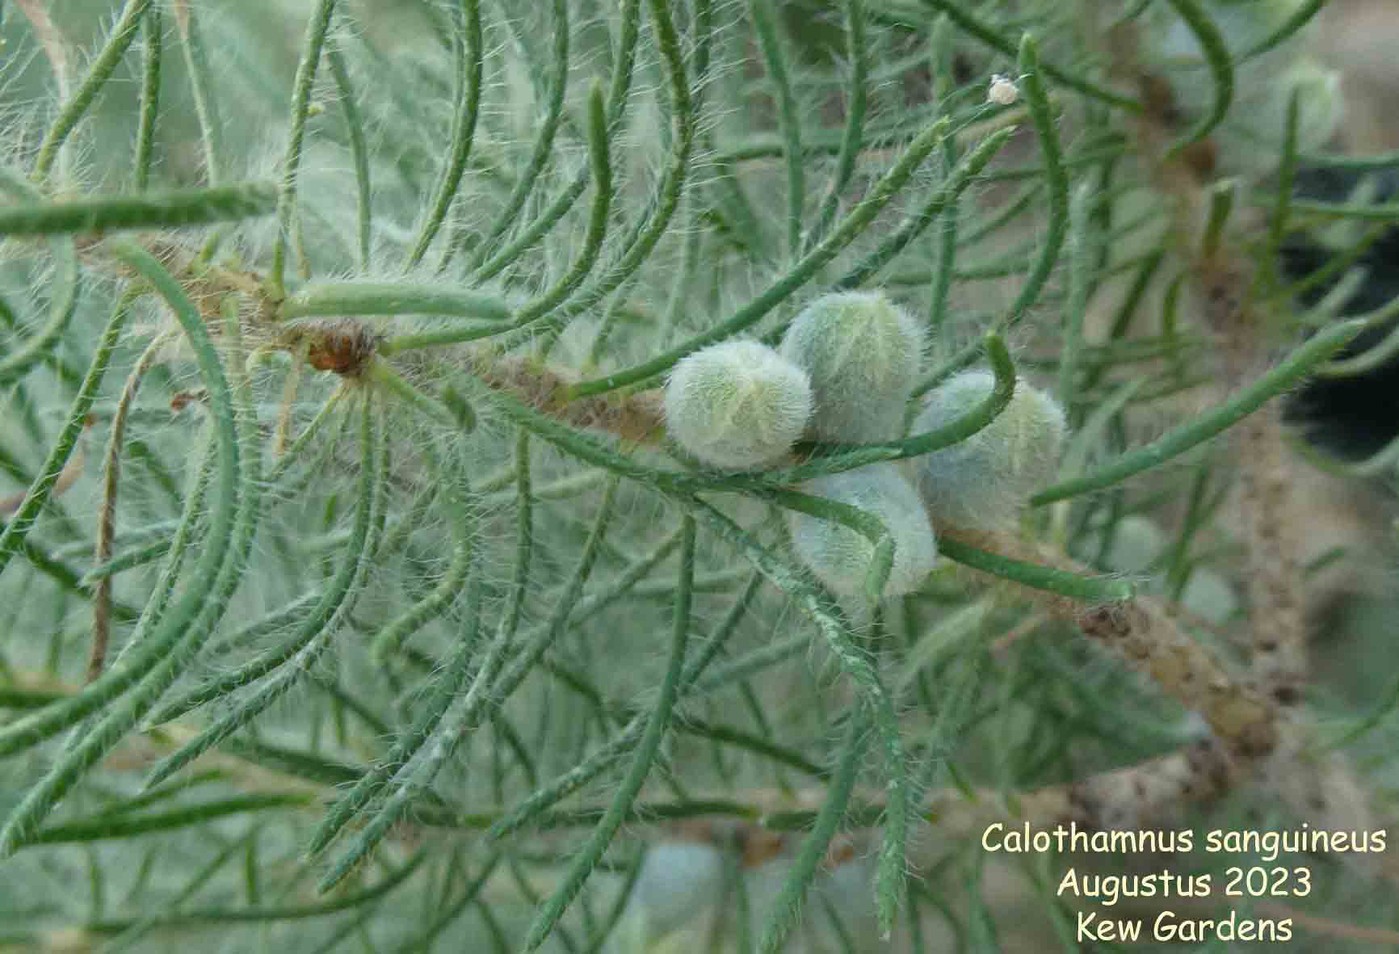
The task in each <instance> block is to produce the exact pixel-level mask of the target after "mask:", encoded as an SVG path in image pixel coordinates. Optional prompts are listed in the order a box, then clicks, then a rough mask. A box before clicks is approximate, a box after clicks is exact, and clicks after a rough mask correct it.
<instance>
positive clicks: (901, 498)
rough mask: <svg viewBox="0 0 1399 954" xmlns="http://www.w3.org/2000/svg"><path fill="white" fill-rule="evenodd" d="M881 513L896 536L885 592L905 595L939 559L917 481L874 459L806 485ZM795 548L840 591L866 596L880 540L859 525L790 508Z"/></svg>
mask: <svg viewBox="0 0 1399 954" xmlns="http://www.w3.org/2000/svg"><path fill="white" fill-rule="evenodd" d="M800 489H801V490H802V492H804V493H808V494H812V495H813V496H817V497H825V498H826V499H828V500H834V501H836V502H838V503H843V504H849V505H850V506H852V507H858V508H859V509H861V510H863V511H865V512H867V513H870V514H872V515H874V516H875V517H877V518H878V519H879V521H880V522H881V523H883V524H884V526H885V528H886V529H888V531H889V533H890V534H891V535H892V537H893V539H894V565H893V567H892V568H891V569H890V571H889V579H888V582H887V583H886V584H885V586H884V595H885V596H903V595H904V594H906V593H911V592H913V591H914V590H915V589H917V588H918V586H919V584H921V583H922V582H923V579H924V578H925V577H926V576H927V575H928V574H929V573H930V572H931V571H932V569H933V564H934V562H935V561H936V560H937V542H936V540H935V539H934V538H933V528H932V526H931V525H930V524H929V523H928V515H927V513H926V512H924V510H923V504H922V502H921V501H919V499H918V494H917V492H916V491H915V490H914V489H913V486H912V485H911V484H909V482H908V481H907V480H905V479H904V476H903V474H902V473H900V472H899V469H898V467H897V466H895V465H894V464H891V463H884V464H871V465H870V466H868V467H861V468H858V469H857V470H849V471H845V472H844V473H840V474H831V475H830V476H828V477H817V478H816V479H815V480H810V481H807V482H806V483H805V484H803V485H802V486H801V488H800ZM787 521H788V528H789V529H790V531H791V534H792V549H793V550H794V551H795V553H796V555H797V557H798V558H799V559H800V560H801V561H802V562H803V563H805V564H806V565H807V567H809V568H810V570H811V572H812V573H813V574H815V576H816V578H817V579H818V580H820V581H821V582H822V583H824V584H825V585H826V586H827V587H828V588H829V589H830V590H831V592H832V593H835V594H836V595H837V596H840V597H846V598H854V599H857V600H858V599H860V598H863V596H864V593H865V589H864V587H865V578H866V573H867V572H868V570H869V568H870V561H871V560H872V559H873V557H874V543H872V542H871V541H870V539H869V538H868V537H866V536H865V535H864V534H862V533H860V532H859V531H857V530H853V529H851V528H850V527H847V526H845V525H844V524H841V523H837V522H836V521H834V520H824V519H822V518H820V517H813V516H811V515H809V514H805V513H798V512H795V511H792V512H789V513H788V515H787Z"/></svg>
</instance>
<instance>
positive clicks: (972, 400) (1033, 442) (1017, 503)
mask: <svg viewBox="0 0 1399 954" xmlns="http://www.w3.org/2000/svg"><path fill="white" fill-rule="evenodd" d="M995 383H996V379H995V377H994V376H993V375H992V374H991V373H990V372H989V371H965V372H963V373H961V374H958V375H955V376H954V377H952V378H950V379H949V380H948V381H946V382H945V383H943V385H942V386H941V387H939V388H937V389H936V390H934V391H933V392H932V393H930V394H929V395H928V398H927V402H926V403H925V404H924V406H923V410H922V411H921V412H920V413H919V415H918V418H917V420H916V422H915V423H914V425H913V432H914V433H915V434H918V433H922V432H924V431H929V430H932V429H934V428H936V427H941V426H943V425H945V424H948V423H950V422H952V421H955V420H957V419H958V418H959V417H962V416H963V415H965V414H967V413H968V412H970V411H971V410H972V409H973V408H974V407H976V406H977V405H978V404H980V403H981V402H983V401H985V400H986V398H987V397H989V396H990V394H991V391H992V389H993V388H994V387H995ZM1064 430H1065V424H1064V412H1063V410H1062V409H1061V408H1060V407H1059V405H1058V403H1056V402H1055V400H1054V399H1053V398H1051V397H1050V396H1049V395H1047V394H1045V393H1044V392H1042V391H1037V390H1035V389H1034V388H1032V387H1030V386H1029V385H1027V384H1026V383H1025V382H1023V381H1018V382H1016V386H1015V396H1014V397H1012V398H1011V399H1010V404H1008V405H1007V406H1006V408H1005V409H1004V410H1003V411H1002V412H1001V414H1000V416H999V417H997V418H996V419H995V420H994V421H992V422H991V423H990V424H989V425H988V426H986V427H984V428H982V429H981V430H980V431H978V432H977V433H975V434H973V435H972V436H971V437H969V438H967V439H966V440H965V441H962V442H961V443H960V444H954V445H952V446H951V447H947V448H944V449H942V450H939V451H934V452H933V453H931V454H928V455H927V456H926V457H924V458H922V459H921V460H919V461H918V464H917V466H918V486H919V490H921V491H922V493H923V499H924V501H926V502H927V504H928V509H929V511H930V512H931V513H932V515H933V517H934V518H935V519H938V520H946V521H947V522H949V523H952V524H955V525H958V526H964V527H971V528H978V529H985V530H1002V529H1007V528H1009V527H1012V526H1014V525H1015V522H1016V520H1018V519H1019V516H1020V511H1021V509H1022V508H1023V507H1024V504H1025V501H1026V499H1027V498H1028V497H1029V496H1030V494H1031V493H1032V492H1034V491H1035V490H1036V489H1037V488H1039V487H1041V486H1043V485H1045V484H1047V483H1049V482H1050V481H1051V480H1052V479H1053V478H1054V475H1055V472H1056V470H1057V469H1058V467H1059V453H1060V451H1061V449H1062V447H1063V443H1064Z"/></svg>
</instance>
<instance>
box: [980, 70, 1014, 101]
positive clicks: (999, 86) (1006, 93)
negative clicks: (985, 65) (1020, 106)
mask: <svg viewBox="0 0 1399 954" xmlns="http://www.w3.org/2000/svg"><path fill="white" fill-rule="evenodd" d="M1019 98H1020V90H1018V89H1016V88H1015V82H1014V81H1013V80H1012V79H1011V78H1010V77H1009V76H1006V75H1004V74H1002V73H997V74H996V75H995V76H993V77H991V86H990V87H989V88H988V89H987V90H986V101H987V102H990V103H995V104H996V105H997V106H1010V105H1013V104H1014V103H1015V101H1016V100H1017V99H1019Z"/></svg>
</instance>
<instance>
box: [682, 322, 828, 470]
mask: <svg viewBox="0 0 1399 954" xmlns="http://www.w3.org/2000/svg"><path fill="white" fill-rule="evenodd" d="M811 403H812V402H811V385H810V384H809V383H808V382H807V377H806V372H804V371H803V370H802V369H801V368H799V367H797V366H796V365H794V364H792V363H791V362H790V361H787V360H786V359H785V358H783V357H782V356H781V355H779V354H778V353H777V352H776V351H774V350H773V349H771V348H769V347H767V346H766V345H763V344H759V343H758V342H756V341H726V342H724V343H723V344H717V345H711V346H710V347H708V348H703V349H701V350H699V351H696V352H695V353H694V354H692V355H689V356H688V357H686V358H684V359H682V360H681V361H680V362H679V363H677V364H676V365H675V369H674V370H673V371H672V372H671V374H670V380H669V381H668V382H666V391H665V412H666V429H667V430H668V431H669V432H670V436H671V437H672V438H674V439H675V441H676V443H678V444H679V445H680V446H681V447H683V448H684V449H685V450H686V451H688V452H689V453H691V454H693V455H694V456H695V457H697V458H698V459H699V460H701V461H703V462H704V463H706V464H709V465H711V466H713V467H722V468H725V469H730V470H747V469H749V468H754V467H763V466H766V465H768V464H773V463H776V462H777V461H779V460H781V459H782V457H783V456H784V455H785V454H786V453H787V452H788V451H789V450H791V448H792V445H793V444H794V443H796V440H797V438H799V437H801V435H802V430H803V429H804V428H805V427H806V422H807V419H808V418H809V417H810V416H811Z"/></svg>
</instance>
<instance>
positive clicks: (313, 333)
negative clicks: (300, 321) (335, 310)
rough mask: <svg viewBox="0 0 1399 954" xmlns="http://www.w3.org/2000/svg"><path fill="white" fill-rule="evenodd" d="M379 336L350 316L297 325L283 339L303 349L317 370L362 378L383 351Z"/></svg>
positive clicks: (295, 348)
mask: <svg viewBox="0 0 1399 954" xmlns="http://www.w3.org/2000/svg"><path fill="white" fill-rule="evenodd" d="M381 340H382V339H381V338H380V336H379V335H377V334H375V333H374V332H372V331H370V330H369V328H367V327H366V326H365V325H364V324H363V323H361V322H358V321H354V320H352V319H349V318H340V319H336V320H333V321H322V322H314V323H309V324H304V325H297V326H296V327H295V328H292V329H290V330H289V331H288V332H287V333H286V334H285V335H284V336H283V338H282V344H283V345H284V346H285V347H286V348H287V349H288V350H289V351H293V352H297V351H303V350H304V352H305V354H306V363H307V364H309V365H310V366H311V367H313V368H315V369H316V370H317V371H333V372H334V373H336V374H338V375H340V376H341V377H343V378H353V377H358V376H359V375H360V374H361V373H362V372H363V371H364V369H365V368H366V367H368V366H369V362H370V359H372V358H373V357H374V353H375V352H376V351H378V350H379V342H380V341H381Z"/></svg>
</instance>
